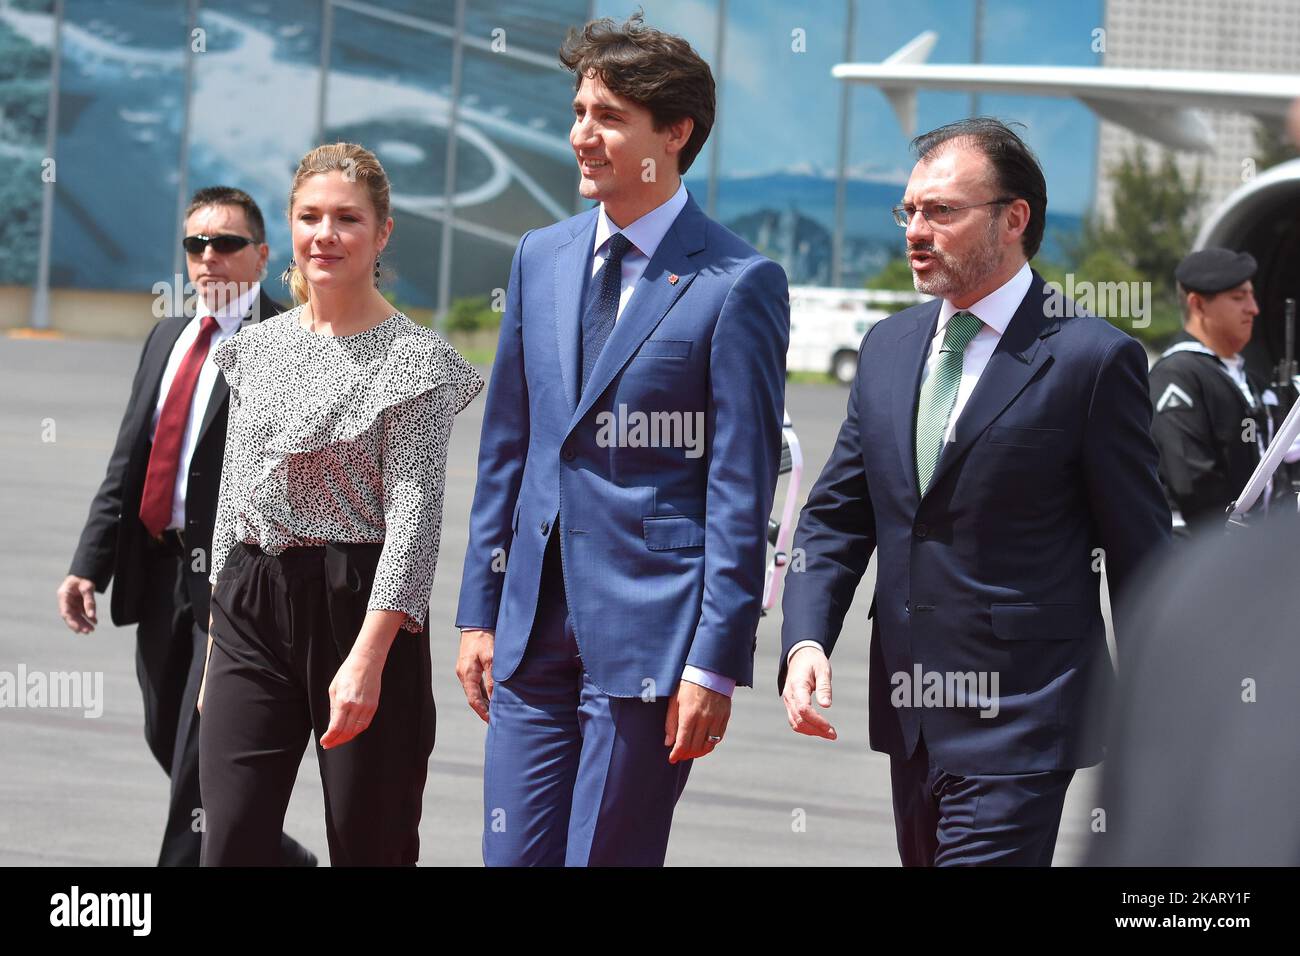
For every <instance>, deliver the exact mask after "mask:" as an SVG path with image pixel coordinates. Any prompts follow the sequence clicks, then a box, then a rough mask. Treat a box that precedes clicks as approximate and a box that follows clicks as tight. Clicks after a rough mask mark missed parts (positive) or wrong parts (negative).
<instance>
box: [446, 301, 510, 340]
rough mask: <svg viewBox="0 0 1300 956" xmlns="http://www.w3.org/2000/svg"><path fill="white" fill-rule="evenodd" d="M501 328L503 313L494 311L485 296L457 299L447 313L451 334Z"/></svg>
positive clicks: (448, 328)
mask: <svg viewBox="0 0 1300 956" xmlns="http://www.w3.org/2000/svg"><path fill="white" fill-rule="evenodd" d="M500 326H501V313H500V312H496V311H493V309H492V306H491V304H490V300H489V299H488V297H487V296H485V295H476V296H470V297H467V298H463V299H456V300H454V301H453V302H452V303H451V308H450V309H449V310H448V312H447V330H448V331H449V332H478V331H482V330H487V329H496V328H499V327H500Z"/></svg>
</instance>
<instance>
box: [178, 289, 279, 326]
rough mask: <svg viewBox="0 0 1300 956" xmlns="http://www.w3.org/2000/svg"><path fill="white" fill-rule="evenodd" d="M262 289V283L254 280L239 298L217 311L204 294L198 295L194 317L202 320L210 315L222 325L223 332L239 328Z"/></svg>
mask: <svg viewBox="0 0 1300 956" xmlns="http://www.w3.org/2000/svg"><path fill="white" fill-rule="evenodd" d="M261 291H262V283H260V282H254V283H253V284H252V285H250V286H249V287H248V288H247V289H246V290H245V291H244V294H243V295H241V296H240V297H239V298H238V299H236V300H235V301H234V302H229V303H227V304H226V305H225V306H224V307H223V308H220V309H218V310H217V311H216V312H213V311H212V310H211V309H209V308H208V303H207V301H206V300H205V299H204V298H203V296H201V295H200V296H197V297H196V298H195V304H194V318H196V319H198V320H199V321H200V322H202V321H203V318H204V316H208V315H210V316H212V317H213V318H214V319H216V320H217V325H219V326H220V327H221V330H222V331H223V332H229V331H231V330H232V329H237V328H239V323H241V322H242V321H244V316H246V315H248V313H249V311H250V310H251V309H252V308H253V303H254V302H256V301H257V297H258V295H259V294H260V293H261Z"/></svg>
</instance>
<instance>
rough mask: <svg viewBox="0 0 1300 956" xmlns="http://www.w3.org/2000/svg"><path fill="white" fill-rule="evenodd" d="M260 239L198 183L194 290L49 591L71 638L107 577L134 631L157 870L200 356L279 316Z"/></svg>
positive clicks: (190, 547)
mask: <svg viewBox="0 0 1300 956" xmlns="http://www.w3.org/2000/svg"><path fill="white" fill-rule="evenodd" d="M265 235H266V231H265V226H264V223H263V220H262V213H261V211H260V210H259V209H258V207H257V204H256V203H255V202H254V201H253V199H252V197H250V196H249V195H248V194H247V193H245V192H243V191H242V190H238V189H230V188H227V187H221V186H217V187H210V188H207V189H201V190H199V191H198V192H197V193H195V195H194V198H193V199H192V200H191V201H190V204H189V207H188V208H187V209H186V213H185V239H184V242H183V246H184V249H185V261H186V267H187V270H188V275H189V281H190V284H191V286H192V287H193V291H196V292H197V293H198V296H197V297H196V299H195V314H194V315H193V316H192V317H191V316H188V315H184V314H182V315H175V316H169V317H167V318H164V319H162V321H160V322H159V323H158V324H157V325H155V326H154V327H153V329H152V330H151V331H150V333H149V336H148V338H147V339H146V340H145V344H144V352H143V354H142V355H141V357H140V364H139V366H138V367H137V369H136V373H135V380H134V381H133V382H132V385H131V397H130V399H129V400H128V403H127V407H126V414H125V415H124V417H123V419H122V424H121V427H120V428H119V430H118V434H117V442H116V444H115V445H114V447H113V454H112V457H111V458H110V459H109V462H108V469H107V473H106V474H105V476H104V480H103V482H102V483H101V485H100V488H99V491H98V493H97V494H96V495H95V500H94V502H93V503H92V504H91V506H90V515H89V517H88V518H87V520H86V525H85V528H84V530H83V531H82V534H81V540H80V542H79V543H78V545H77V550H76V553H75V555H74V556H73V559H72V566H71V568H70V569H69V571H68V576H67V577H66V578H65V580H64V582H63V584H62V585H61V586H60V588H59V591H58V599H59V613H60V615H61V616H62V617H63V620H64V622H65V623H66V624H67V625H68V627H69V628H70V629H71V630H72V631H74V632H76V633H78V634H87V633H90V632H91V631H93V630H94V629H95V627H96V625H97V624H98V623H99V619H98V614H97V611H96V607H95V594H96V593H97V592H98V593H102V592H103V591H104V590H105V589H106V588H107V587H108V585H109V582H110V581H111V582H113V599H112V605H111V612H112V620H113V623H114V624H115V625H116V626H118V627H124V626H126V625H128V624H135V625H136V674H137V676H138V678H139V681H140V690H141V693H142V694H143V696H144V718H145V739H146V740H147V741H148V743H149V749H150V750H151V751H152V752H153V755H154V758H155V759H156V760H157V761H158V763H159V764H160V765H161V766H162V768H163V770H164V771H166V772H167V775H168V776H169V777H170V778H171V799H170V804H169V808H168V819H167V824H166V827H165V829H164V832H163V841H162V849H161V851H160V853H159V856H158V865H159V866H198V864H199V850H200V845H201V841H202V832H203V814H202V806H201V802H200V798H199V769H198V740H199V729H198V714H197V711H196V709H195V704H196V701H197V698H198V689H199V681H200V679H201V678H202V676H203V662H204V657H205V653H204V652H205V651H206V647H207V628H208V615H209V599H210V597H211V587H210V585H209V584H208V571H209V568H208V558H209V550H210V548H211V546H212V527H213V523H214V521H215V518H216V509H217V495H218V492H219V490H220V486H221V466H222V457H223V453H224V451H225V444H226V418H227V415H228V411H227V400H228V396H229V390H228V387H227V385H226V380H225V378H224V377H223V376H222V375H221V374H220V373H219V370H218V369H217V367H216V365H215V364H214V363H213V362H212V361H211V358H210V356H211V354H212V353H213V352H214V351H215V350H216V347H217V345H218V344H220V343H221V342H222V341H224V340H225V339H227V338H229V337H230V336H232V335H234V334H235V333H236V332H238V331H239V329H240V327H241V326H242V325H243V324H244V323H245V322H258V321H261V320H262V319H264V318H267V317H269V316H272V315H276V314H278V313H280V312H283V311H284V309H283V307H282V306H280V305H279V304H278V303H277V302H275V301H273V300H272V299H271V298H269V297H268V296H267V294H266V293H265V292H264V291H262V288H261V283H260V280H261V279H262V278H263V277H264V276H265V275H266V260H267V255H268V252H269V249H268V247H267V245H266V241H265ZM189 291H190V289H189V288H187V289H186V290H185V293H186V294H188V292H189ZM181 298H182V296H181V295H179V294H178V295H176V296H174V297H172V296H169V297H168V301H169V302H172V301H179V300H180V299H181ZM168 311H174V310H170V309H169V310H168ZM281 858H282V860H283V861H285V862H286V863H293V864H298V865H307V866H311V865H315V863H316V858H315V856H313V855H312V854H311V852H310V851H308V850H307V849H306V848H304V847H303V846H301V845H299V844H298V843H297V842H295V841H294V840H292V839H290V838H289V837H288V836H283V837H282V842H281Z"/></svg>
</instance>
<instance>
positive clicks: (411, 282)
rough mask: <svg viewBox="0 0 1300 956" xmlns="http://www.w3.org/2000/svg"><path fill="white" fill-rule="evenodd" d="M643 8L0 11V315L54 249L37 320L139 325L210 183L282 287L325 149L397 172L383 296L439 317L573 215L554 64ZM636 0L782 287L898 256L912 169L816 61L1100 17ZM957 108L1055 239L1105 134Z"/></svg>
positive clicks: (709, 172) (999, 99)
mask: <svg viewBox="0 0 1300 956" xmlns="http://www.w3.org/2000/svg"><path fill="white" fill-rule="evenodd" d="M636 5H637V4H635V3H631V2H617V3H615V2H611V0H468V2H466V0H369V2H367V0H220V2H217V0H61V2H56V0H0V108H2V109H3V113H2V115H0V130H2V131H3V137H0V155H3V156H4V157H5V158H6V159H7V160H8V161H9V164H10V165H9V169H10V171H11V173H12V175H11V176H9V177H6V181H5V182H4V183H3V184H2V185H0V325H3V326H9V327H14V326H23V325H27V324H28V323H29V321H30V320H31V316H32V314H33V312H38V313H39V312H40V311H41V310H40V308H39V303H40V301H41V297H40V296H39V295H33V289H35V288H37V287H38V286H39V285H40V282H39V278H40V275H41V270H40V262H41V255H40V250H41V247H42V239H44V240H45V241H46V243H47V245H48V255H47V256H46V258H45V261H46V263H47V273H48V287H49V290H50V298H49V310H48V313H49V317H50V319H49V321H50V324H52V325H53V326H54V327H56V328H64V329H71V330H75V331H91V330H100V331H102V332H104V333H116V334H138V333H140V332H142V331H143V330H144V329H146V328H147V327H148V322H149V314H148V311H147V310H144V309H142V307H141V303H142V302H147V300H148V299H149V298H151V297H152V290H153V289H155V288H156V286H157V284H158V283H160V282H162V283H167V282H174V277H175V276H177V275H178V274H181V275H183V273H184V268H183V259H182V257H181V253H180V247H179V240H180V218H181V216H180V213H181V211H182V210H183V208H184V202H185V200H186V198H187V197H188V195H189V194H190V193H191V192H193V190H194V189H196V188H198V187H200V186H205V185H211V184H214V183H223V184H226V185H231V186H237V187H240V188H242V189H245V190H247V191H248V192H249V193H251V194H252V195H253V196H254V197H256V199H257V200H258V202H259V203H260V204H261V205H262V207H263V210H264V212H265V214H266V217H267V225H268V241H269V242H270V244H271V249H272V256H271V263H270V267H269V268H270V274H271V276H272V277H274V276H277V275H278V274H279V272H280V271H281V270H282V269H283V268H284V267H285V266H286V265H287V264H288V260H289V230H288V223H287V221H286V218H285V203H286V200H287V192H288V187H289V183H290V179H291V177H292V174H293V171H294V169H295V166H296V163H297V161H298V159H299V157H301V155H302V154H303V153H305V152H306V151H307V150H308V149H310V148H311V147H312V146H314V145H315V144H317V143H319V142H322V141H333V140H336V139H348V140H354V141H357V142H360V143H363V144H364V145H366V146H368V147H370V148H371V149H373V150H374V151H375V152H376V154H377V155H378V156H379V158H380V160H381V161H382V162H383V163H384V165H385V167H386V169H387V170H388V172H389V174H390V176H391V179H392V183H393V209H394V212H393V215H394V218H395V220H396V231H395V234H394V240H393V243H392V244H391V245H390V247H389V252H388V253H387V254H386V255H385V263H386V265H388V266H389V267H390V269H391V271H392V273H393V275H394V281H393V283H392V285H391V289H392V292H393V294H394V296H395V298H396V300H397V302H398V303H399V304H401V305H402V306H403V307H405V308H410V309H415V310H419V309H427V310H445V309H446V308H447V306H448V305H449V304H450V303H451V302H453V301H455V300H457V299H460V298H464V297H470V296H480V295H486V294H490V293H491V292H492V290H494V289H497V288H500V287H501V286H503V285H504V284H505V282H506V278H507V275H508V269H509V262H510V257H511V253H512V251H513V248H514V246H515V244H516V242H517V241H518V238H519V236H520V235H522V234H523V233H524V232H525V231H527V230H528V229H530V228H536V227H538V226H543V225H546V224H548V223H550V222H553V221H555V220H557V219H560V218H563V217H565V216H568V215H572V214H573V213H574V212H576V211H578V210H580V209H581V208H583V205H584V204H583V203H582V202H581V201H580V199H579V197H578V195H577V192H576V176H575V175H574V169H573V159H572V153H571V150H570V148H569V144H568V131H569V127H570V124H571V110H570V107H569V103H570V100H571V97H572V88H573V87H572V78H571V77H570V75H569V74H568V73H566V72H565V71H564V70H563V69H562V68H561V67H560V66H559V63H558V60H557V58H556V50H557V49H558V47H559V46H560V44H561V42H562V41H563V38H564V35H565V32H566V30H567V29H568V28H569V27H570V26H574V25H579V24H581V23H583V22H584V21H586V20H587V19H589V18H590V17H592V16H606V15H607V16H613V17H615V18H619V19H621V18H623V17H625V16H626V15H627V14H628V13H630V12H631V11H632V9H633V8H634V7H635V6H636ZM640 5H642V6H643V7H644V9H645V13H646V18H647V20H648V21H649V22H650V23H652V24H654V25H655V26H658V27H661V28H663V29H666V30H670V31H672V32H676V33H680V34H682V35H683V36H685V37H686V38H687V39H688V40H689V41H690V42H691V43H692V44H694V45H695V46H696V48H697V49H698V50H699V51H700V52H701V53H702V54H703V55H704V56H705V57H706V59H708V60H709V61H710V63H712V64H713V65H714V67H715V72H716V74H717V76H718V80H719V124H718V126H717V127H716V128H715V130H714V131H713V134H712V136H711V138H710V141H709V143H708V144H707V145H706V147H705V149H704V151H703V152H702V153H701V155H700V156H699V157H698V158H697V159H696V162H695V165H694V166H693V167H692V169H691V170H690V172H689V174H688V176H687V185H688V187H689V188H690V189H691V191H692V193H693V194H694V196H695V198H696V200H697V201H698V202H699V203H700V205H701V206H703V207H704V208H706V209H707V210H709V211H710V212H711V213H712V214H713V215H714V216H715V217H716V218H718V219H720V220H721V221H722V222H724V223H726V224H727V225H728V226H729V227H731V228H733V229H735V230H736V231H737V232H739V233H741V234H742V235H744V236H745V237H746V238H747V239H748V240H749V241H750V242H752V243H754V244H755V245H756V246H758V247H759V248H760V249H762V250H763V251H764V252H766V253H767V254H768V255H771V256H772V257H773V258H775V259H777V260H778V261H780V262H781V263H782V264H783V265H784V266H785V268H786V270H787V272H788V273H789V275H790V279H791V282H792V283H794V284H827V283H830V282H832V281H834V280H836V279H838V281H839V282H840V283H841V284H843V285H846V286H861V285H862V284H863V283H864V282H865V281H866V280H867V279H868V278H869V277H870V276H872V275H874V273H875V272H877V271H878V270H879V269H880V268H881V267H882V266H883V265H884V264H885V263H886V262H888V261H889V260H890V259H891V258H895V257H897V256H899V255H901V252H902V242H903V237H902V232H901V230H899V229H898V228H897V226H896V225H894V223H893V220H892V218H891V216H890V213H889V208H890V207H891V206H892V205H893V204H894V203H896V202H897V201H898V200H899V198H900V197H901V195H902V191H903V188H904V185H905V183H906V180H907V175H908V171H909V170H910V167H911V164H912V160H911V157H910V154H909V153H908V142H907V137H905V136H904V135H903V134H902V133H901V132H900V131H899V130H898V128H897V124H896V122H895V120H894V118H893V116H892V113H891V112H890V109H889V107H888V105H887V104H886V102H885V100H884V98H883V97H882V96H881V95H880V94H879V93H878V92H875V91H868V90H846V89H845V88H844V86H843V85H842V84H839V83H837V82H836V81H835V80H833V79H832V78H831V76H830V68H831V66H833V65H834V64H835V63H838V62H841V61H843V60H845V59H851V58H854V57H857V58H861V59H872V58H883V57H885V56H887V55H889V54H890V53H891V52H893V50H895V49H897V48H898V47H899V46H901V45H902V44H903V43H905V42H907V41H908V40H909V39H911V38H912V37H913V36H915V35H916V34H917V33H918V32H919V31H921V30H925V29H934V30H937V31H939V32H940V41H939V45H938V47H937V48H936V51H935V58H936V59H943V60H948V61H952V62H969V61H970V60H971V58H972V57H973V56H976V57H978V58H982V59H983V60H984V61H986V62H1019V63H1034V62H1044V63H1075V64H1084V65H1086V64H1095V63H1096V62H1097V60H1098V57H1097V55H1096V53H1095V52H1093V50H1092V49H1091V44H1092V32H1093V30H1094V29H1095V28H1096V27H1097V26H1098V25H1099V24H1100V23H1101V22H1102V19H1103V15H1104V11H1103V3H1102V0H1084V2H1082V3H1078V4H1061V5H1057V4H1053V5H1050V6H1048V7H1046V8H1043V7H1039V6H1037V5H1034V6H1033V7H1031V6H1029V5H1027V4H1026V3H1024V2H1023V0H914V2H910V3H909V4H907V5H906V6H905V7H900V6H899V5H897V4H891V3H887V2H885V0H824V2H808V3H791V2H787V0H744V2H740V0H731V2H727V0H643V2H642V3H641V4H640ZM56 23H57V34H58V41H57V46H56V44H55V42H54V36H55V32H56ZM56 49H57V53H58V56H57V57H54V56H52V55H51V54H52V52H54V51H55V50H56ZM52 81H53V83H52ZM52 90H53V92H54V95H53V96H52V97H51V91H52ZM842 105H843V108H844V109H845V110H846V111H847V118H848V121H847V124H843V125H842V123H841V108H842ZM972 109H978V110H980V111H982V112H987V113H992V114H994V115H998V116H1001V117H1003V118H1005V119H1010V120H1019V121H1021V122H1023V123H1024V124H1025V129H1024V131H1023V132H1024V134H1025V136H1026V138H1027V139H1028V140H1029V142H1030V144H1031V145H1032V146H1033V147H1034V148H1035V150H1036V151H1037V152H1038V153H1039V155H1040V157H1041V158H1042V160H1043V163H1044V166H1045V167H1046V169H1047V174H1048V181H1049V183H1050V184H1051V189H1052V195H1051V211H1050V212H1049V224H1048V225H1049V230H1048V238H1047V242H1046V244H1045V250H1046V252H1047V253H1048V254H1050V251H1051V250H1052V249H1053V248H1055V241H1054V237H1055V236H1056V235H1057V234H1058V233H1061V232H1066V233H1068V232H1070V231H1071V230H1073V229H1077V227H1078V223H1079V218H1080V216H1081V215H1082V214H1083V213H1084V212H1085V211H1086V210H1087V209H1088V208H1089V207H1090V206H1091V204H1092V200H1093V183H1094V181H1095V170H1094V161H1095V152H1096V135H1097V122H1096V121H1095V120H1094V119H1093V118H1092V116H1091V114H1090V113H1089V112H1088V111H1087V110H1086V109H1085V108H1084V107H1082V106H1080V105H1079V104H1075V103H1071V102H1065V101H1050V100H1037V99H1034V98H1032V97H1008V96H996V97H995V96H986V97H981V98H980V99H979V101H978V102H973V101H972V99H971V98H970V97H968V96H965V95H961V94H942V93H935V94H927V95H924V96H923V97H922V99H921V103H920V110H919V115H918V125H919V126H920V127H921V128H927V127H933V126H937V125H940V124H941V123H944V122H949V121H951V120H954V119H958V118H960V117H963V116H966V115H968V114H969V113H970V111H971V110H972ZM51 111H53V114H54V115H55V116H56V117H57V123H56V126H57V129H56V130H55V135H53V136H49V135H47V134H48V132H49V123H48V119H49V116H50V115H51ZM842 130H844V131H845V133H846V135H847V138H846V139H844V140H843V141H842V140H841V131H842ZM47 169H48V172H49V174H51V175H52V178H53V181H52V182H50V183H48V184H47V183H45V182H44V180H43V178H42V173H43V172H45V171H46V170H47ZM837 192H838V193H839V194H840V196H841V197H842V202H841V203H840V204H839V208H841V209H842V214H841V215H838V216H837V212H836V210H837ZM47 194H48V195H50V196H51V198H52V202H51V203H50V206H51V210H50V215H49V217H48V227H45V226H43V225H42V215H41V212H42V203H43V201H44V200H45V197H46V195H47ZM837 250H838V251H839V255H838V269H837V268H836V261H837V256H836V252H837ZM269 285H270V291H272V292H273V293H279V294H280V295H281V297H283V296H284V295H285V294H286V293H285V292H284V290H283V289H282V288H281V287H280V285H279V283H278V281H276V280H275V279H274V278H272V279H271V280H270V283H269ZM33 302H35V303H37V306H38V307H37V308H33ZM119 315H121V316H128V315H129V316H138V317H139V318H138V323H137V324H136V325H135V326H134V327H133V328H131V329H130V330H127V331H126V332H125V333H123V332H120V331H119V330H117V329H116V327H115V326H114V327H110V326H111V325H112V323H113V322H115V321H116V317H117V316H119ZM92 319H93V320H94V322H98V324H94V322H92ZM132 321H136V320H135V319H132ZM88 323H91V324H88Z"/></svg>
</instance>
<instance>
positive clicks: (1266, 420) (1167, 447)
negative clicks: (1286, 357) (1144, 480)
mask: <svg viewBox="0 0 1300 956" xmlns="http://www.w3.org/2000/svg"><path fill="white" fill-rule="evenodd" d="M1150 380H1151V405H1152V408H1153V409H1154V412H1155V414H1154V416H1153V418H1152V421H1151V437H1152V438H1153V439H1154V440H1155V443H1156V448H1157V449H1159V451H1160V468H1159V471H1160V482H1161V484H1162V485H1163V486H1164V489H1165V497H1166V498H1167V499H1168V501H1169V508H1170V510H1171V511H1173V512H1174V531H1175V534H1180V535H1182V534H1187V533H1189V532H1190V531H1194V530H1196V529H1197V528H1198V527H1199V526H1203V525H1207V524H1208V525H1217V526H1219V527H1222V526H1223V523H1224V521H1225V520H1226V517H1227V516H1226V511H1227V508H1228V506H1229V505H1230V504H1232V502H1233V501H1234V500H1235V499H1236V497H1237V495H1239V494H1240V493H1241V490H1242V488H1243V487H1245V484H1246V482H1247V481H1248V480H1249V479H1250V476H1251V474H1252V473H1253V472H1254V471H1255V468H1256V466H1257V465H1258V464H1259V461H1260V458H1261V456H1262V455H1263V454H1264V451H1265V450H1266V449H1267V447H1268V443H1269V441H1271V440H1272V437H1273V426H1274V422H1273V413H1274V412H1275V411H1276V409H1277V397H1276V395H1275V394H1274V393H1273V391H1272V390H1271V389H1270V388H1269V387H1268V383H1267V382H1265V381H1263V380H1262V379H1260V378H1259V377H1258V376H1257V375H1256V374H1255V373H1254V372H1251V371H1249V370H1248V369H1246V367H1245V361H1244V360H1243V359H1242V357H1241V356H1240V355H1236V356H1233V357H1232V358H1230V359H1223V358H1220V357H1219V356H1218V355H1216V354H1215V353H1214V352H1212V351H1211V350H1210V349H1209V348H1207V347H1206V346H1205V345H1202V344H1201V343H1200V342H1198V341H1197V340H1196V339H1194V338H1192V337H1191V336H1190V335H1186V334H1184V335H1183V336H1181V338H1180V340H1179V341H1178V342H1176V343H1175V344H1174V345H1173V346H1171V347H1170V348H1169V349H1168V350H1166V351H1165V353H1164V354H1163V355H1162V356H1161V357H1160V359H1159V361H1157V362H1156V364H1155V365H1154V366H1152V368H1151V378H1150ZM1267 497H1268V496H1267V495H1265V496H1263V497H1262V498H1261V499H1260V504H1258V505H1256V509H1259V508H1261V507H1267ZM1180 519H1181V520H1180Z"/></svg>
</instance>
